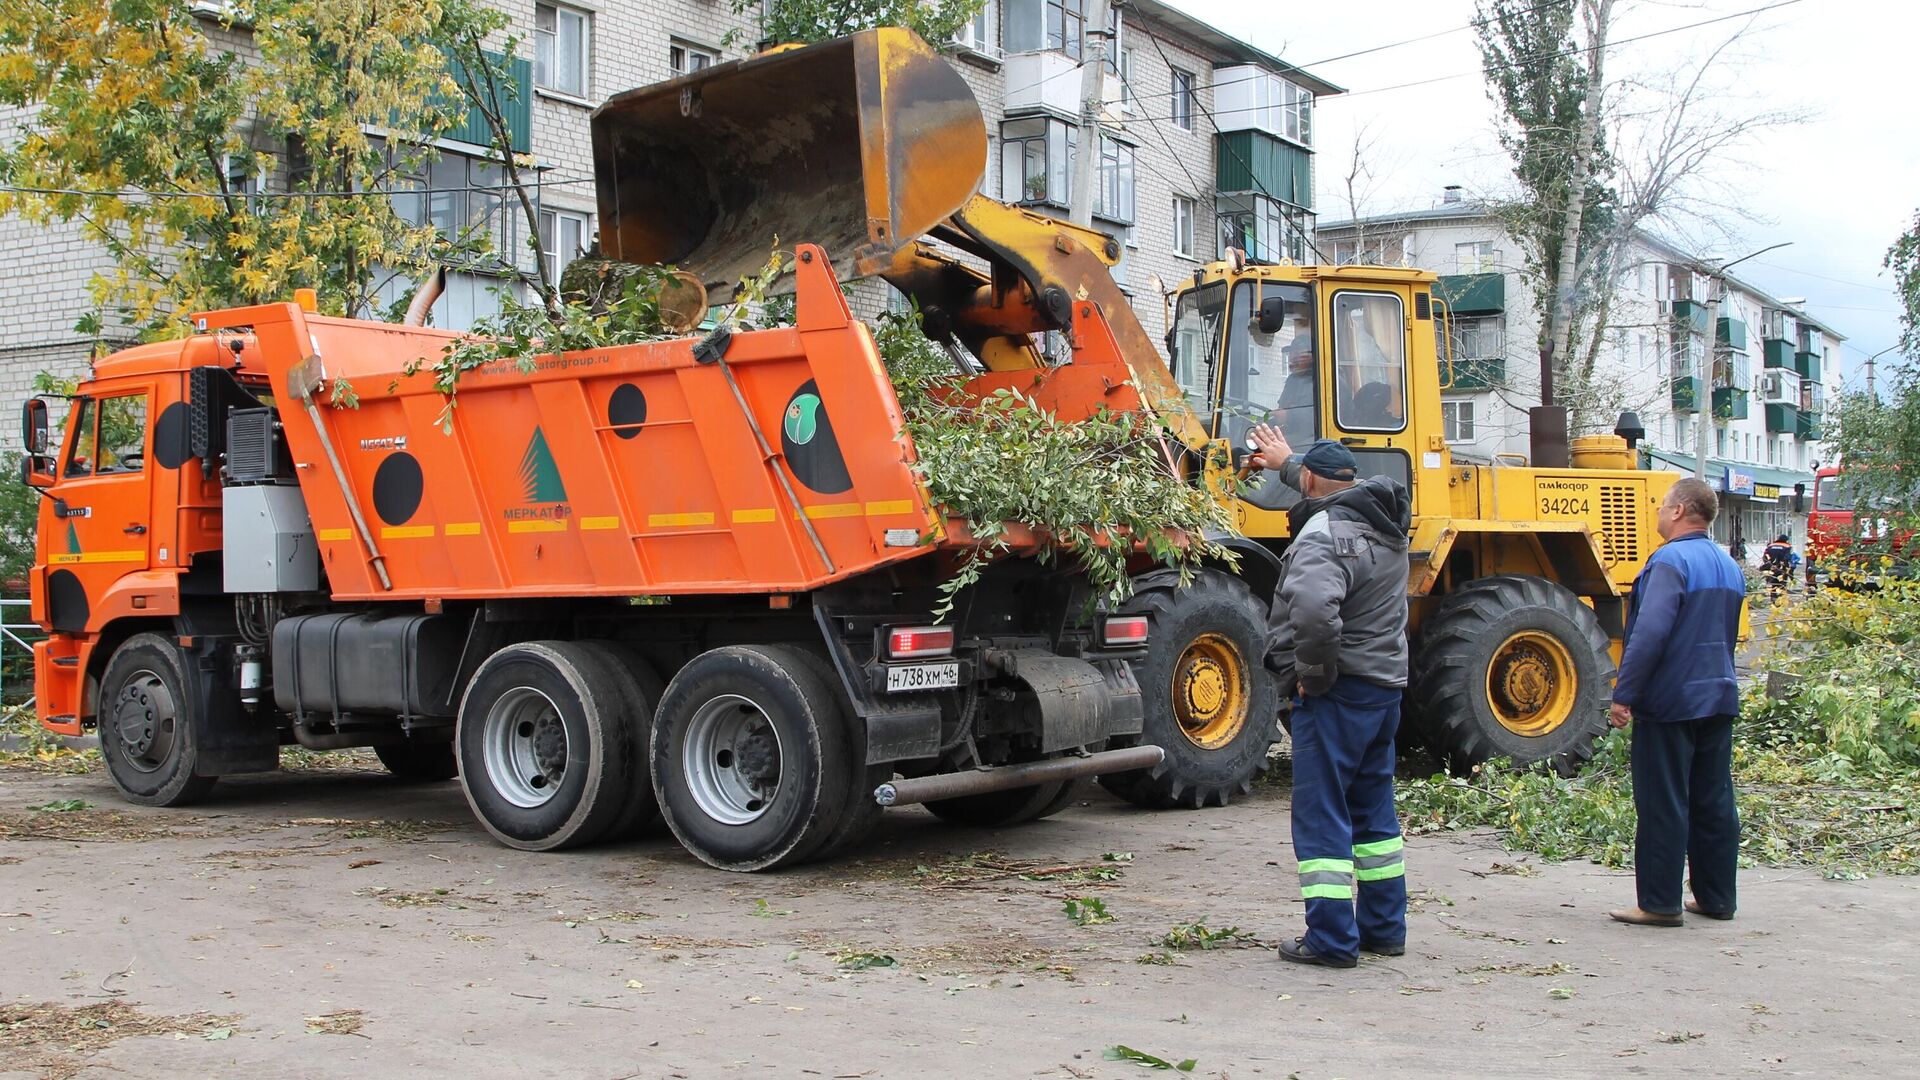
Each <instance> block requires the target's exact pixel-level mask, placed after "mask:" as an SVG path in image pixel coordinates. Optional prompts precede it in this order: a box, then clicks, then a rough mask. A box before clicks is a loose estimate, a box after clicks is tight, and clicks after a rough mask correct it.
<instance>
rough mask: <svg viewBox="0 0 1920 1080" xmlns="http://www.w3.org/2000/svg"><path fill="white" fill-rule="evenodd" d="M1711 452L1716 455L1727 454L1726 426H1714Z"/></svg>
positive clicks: (1724, 455)
mask: <svg viewBox="0 0 1920 1080" xmlns="http://www.w3.org/2000/svg"><path fill="white" fill-rule="evenodd" d="M1713 452H1714V454H1715V455H1716V456H1718V457H1726V456H1727V429H1726V428H1723V427H1716V428H1714V429H1713Z"/></svg>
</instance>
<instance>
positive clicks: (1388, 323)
mask: <svg viewBox="0 0 1920 1080" xmlns="http://www.w3.org/2000/svg"><path fill="white" fill-rule="evenodd" d="M1401 312H1402V308H1401V306H1400V298H1399V297H1398V296H1395V295H1394V294H1392V293H1363V292H1341V293H1336V294H1335V295H1334V298H1333V355H1334V360H1335V361H1336V367H1335V371H1334V388H1333V390H1334V394H1333V397H1334V415H1335V416H1336V417H1337V418H1338V419H1339V421H1340V427H1341V428H1343V429H1345V430H1347V431H1403V430H1405V429H1406V426H1407V333H1406V321H1405V318H1404V317H1403V316H1402V314H1401Z"/></svg>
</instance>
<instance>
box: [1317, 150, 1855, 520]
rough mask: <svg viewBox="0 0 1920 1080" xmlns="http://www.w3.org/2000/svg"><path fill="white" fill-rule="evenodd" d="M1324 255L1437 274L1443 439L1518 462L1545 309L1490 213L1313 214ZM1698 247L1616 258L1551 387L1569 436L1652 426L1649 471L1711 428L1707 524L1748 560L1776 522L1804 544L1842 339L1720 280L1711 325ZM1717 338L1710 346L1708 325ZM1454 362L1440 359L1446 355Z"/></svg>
mask: <svg viewBox="0 0 1920 1080" xmlns="http://www.w3.org/2000/svg"><path fill="white" fill-rule="evenodd" d="M1319 244H1320V247H1321V250H1322V251H1323V252H1324V253H1325V254H1326V255H1327V256H1328V257H1329V258H1331V259H1333V260H1335V261H1339V262H1347V263H1353V262H1359V263H1376V264H1388V265H1407V266H1418V267H1423V268H1425V269H1430V270H1433V271H1436V272H1437V273H1438V274H1439V275H1440V281H1439V284H1438V286H1437V288H1436V292H1437V293H1438V294H1439V295H1440V296H1441V297H1442V298H1444V299H1445V300H1446V301H1447V303H1448V305H1449V308H1450V310H1451V312H1452V316H1453V318H1452V324H1453V330H1452V338H1451V341H1441V342H1440V343H1439V344H1440V346H1441V352H1440V355H1441V357H1442V360H1441V363H1442V364H1443V366H1445V367H1446V368H1447V369H1448V371H1443V373H1442V378H1443V381H1446V379H1447V375H1448V373H1449V372H1450V374H1451V381H1450V384H1449V385H1448V386H1447V387H1446V389H1445V390H1444V391H1443V394H1442V410H1443V412H1444V415H1445V419H1446V438H1447V441H1448V443H1449V444H1450V445H1451V446H1452V448H1453V450H1454V452H1455V453H1456V454H1464V455H1468V456H1471V457H1475V458H1479V459H1482V460H1494V459H1496V458H1499V457H1500V456H1501V455H1510V456H1511V455H1517V456H1518V457H1520V458H1524V457H1525V456H1526V455H1527V453H1528V451H1529V445H1528V433H1527V409H1528V408H1529V407H1530V406H1533V405H1537V404H1539V394H1540V376H1539V372H1540V360H1539V355H1540V354H1539V344H1538V342H1539V328H1540V323H1541V318H1540V313H1539V312H1538V310H1537V309H1536V306H1535V303H1534V296H1533V288H1532V285H1531V283H1530V281H1529V279H1528V278H1527V277H1526V276H1525V273H1524V266H1523V262H1524V254H1523V252H1522V249H1521V247H1520V245H1519V243H1518V242H1517V241H1516V240H1514V238H1513V237H1512V236H1511V235H1509V234H1508V233H1507V232H1506V231H1505V230H1504V229H1503V228H1502V227H1501V225H1500V222H1499V221H1498V220H1497V219H1496V218H1495V217H1494V216H1493V215H1492V214H1490V213H1489V212H1488V211H1487V208H1486V207H1485V206H1484V205H1482V204H1480V203H1478V202H1475V201H1473V200H1470V199H1467V198H1464V197H1462V196H1461V194H1460V191H1459V189H1458V188H1449V189H1447V191H1446V192H1445V194H1444V195H1443V196H1442V198H1441V199H1440V201H1439V203H1438V204H1437V205H1435V206H1432V207H1429V208H1427V209H1423V210H1414V211H1409V212H1406V213H1399V214H1383V215H1374V216H1367V217H1361V218H1357V219H1354V220H1349V221H1338V222H1328V223H1322V225H1321V227H1320V230H1319ZM1707 266H1708V262H1707V259H1706V257H1705V256H1703V255H1700V254H1698V253H1694V252H1688V251H1684V250H1682V249H1680V248H1679V247H1676V246H1675V245H1673V244H1671V243H1668V242H1666V241H1665V240H1663V239H1661V238H1659V237H1657V236H1654V235H1652V234H1651V233H1648V232H1645V231H1640V232H1636V233H1635V234H1634V236H1633V237H1632V238H1631V239H1630V241H1629V242H1628V243H1627V244H1626V245H1625V246H1624V248H1623V250H1622V251H1621V252H1620V253H1618V257H1617V258H1616V259H1615V262H1614V274H1615V283H1616V284H1615V293H1614V299H1613V302H1612V304H1611V307H1610V310H1609V319H1608V328H1607V331H1606V333H1605V334H1604V335H1603V337H1602V338H1601V340H1600V341H1599V342H1598V345H1597V348H1594V349H1593V350H1592V352H1591V356H1592V359H1593V374H1592V376H1591V377H1590V378H1586V379H1579V380H1570V381H1569V383H1568V384H1567V385H1561V386H1559V387H1557V389H1556V396H1557V397H1558V398H1559V399H1560V402H1561V403H1562V404H1571V405H1572V406H1573V407H1574V409H1575V413H1576V415H1575V417H1574V423H1575V426H1576V428H1578V429H1579V430H1575V431H1574V432H1573V433H1574V434H1575V435H1576V436H1577V435H1581V434H1591V433H1594V432H1604V431H1610V430H1612V428H1613V426H1614V423H1615V420H1616V418H1617V416H1618V414H1619V413H1620V412H1621V411H1623V410H1625V411H1632V412H1634V413H1635V414H1637V415H1638V416H1639V418H1640V422H1641V425H1642V426H1643V427H1644V428H1645V430H1646V437H1645V441H1644V442H1643V443H1642V445H1641V449H1642V452H1643V460H1644V461H1645V462H1646V464H1647V465H1648V466H1649V467H1651V468H1660V469H1672V470H1677V471H1681V472H1686V473H1692V472H1693V471H1694V461H1695V457H1694V447H1695V438H1696V436H1697V433H1698V427H1697V425H1699V424H1703V423H1704V424H1707V425H1709V428H1708V452H1707V469H1706V476H1707V479H1708V481H1709V482H1710V483H1712V484H1713V485H1714V487H1715V489H1716V490H1718V491H1719V492H1720V496H1721V507H1722V514H1721V516H1720V519H1719V520H1718V521H1716V522H1715V525H1714V530H1715V535H1716V537H1717V538H1718V539H1720V540H1721V541H1722V542H1729V541H1731V540H1733V539H1734V538H1736V537H1738V538H1740V539H1742V540H1743V541H1744V542H1745V543H1746V546H1747V549H1748V552H1749V556H1750V557H1752V558H1757V557H1758V552H1759V548H1760V547H1761V546H1764V544H1765V542H1766V541H1768V540H1771V539H1772V538H1773V537H1774V536H1776V535H1778V534H1780V533H1783V532H1784V533H1787V534H1789V535H1790V536H1792V537H1793V538H1794V542H1795V544H1796V545H1799V544H1801V543H1803V542H1804V539H1805V532H1806V513H1805V508H1806V503H1805V502H1804V501H1800V500H1805V499H1810V498H1811V497H1812V493H1813V481H1814V470H1815V469H1817V468H1819V467H1820V465H1821V464H1823V463H1825V462H1826V461H1828V460H1829V456H1830V455H1829V451H1828V450H1827V448H1826V446H1825V444H1824V443H1822V442H1821V429H1822V423H1823V421H1824V418H1825V414H1826V402H1827V399H1828V397H1829V396H1830V395H1832V394H1834V393H1837V388H1838V387H1839V385H1840V371H1839V364H1838V359H1839V351H1840V343H1841V342H1842V341H1844V340H1846V338H1845V336H1844V335H1843V334H1841V333H1840V332H1839V331H1837V330H1835V329H1834V328H1833V327H1832V326H1831V325H1830V324H1828V323H1827V322H1825V321H1824V320H1822V319H1820V318H1818V317H1817V316H1814V315H1812V314H1810V313H1808V312H1807V311H1806V309H1805V304H1804V302H1803V301H1800V300H1797V299H1793V298H1784V299H1783V298H1779V297H1775V296H1772V295H1771V294H1769V293H1767V292H1766V291H1765V290H1763V289H1760V288H1759V287H1757V286H1755V285H1752V284H1751V283H1749V282H1746V281H1743V280H1741V279H1739V278H1737V277H1734V276H1732V275H1723V276H1722V277H1721V279H1720V280H1722V281H1723V282H1724V284H1725V290H1726V291H1725V295H1724V296H1723V297H1722V298H1721V302H1720V309H1719V312H1718V316H1717V325H1716V326H1712V327H1710V326H1709V325H1708V323H1707V320H1708V310H1707V302H1708V300H1709V298H1710V297H1709V292H1708V289H1709V279H1708V277H1707V275H1706V273H1705V270H1706V268H1707ZM1710 333H1711V334H1712V335H1713V336H1714V337H1715V338H1717V339H1718V344H1719V348H1718V349H1717V350H1712V349H1711V348H1710V344H1709V341H1710V339H1709V334H1710ZM1449 357H1450V360H1449Z"/></svg>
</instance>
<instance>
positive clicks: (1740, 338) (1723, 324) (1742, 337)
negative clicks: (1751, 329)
mask: <svg viewBox="0 0 1920 1080" xmlns="http://www.w3.org/2000/svg"><path fill="white" fill-rule="evenodd" d="M1720 344H1721V346H1722V347H1724V348H1728V349H1732V350H1733V351H1734V352H1746V351H1747V324H1746V323H1744V322H1742V321H1741V320H1739V319H1721V320H1720Z"/></svg>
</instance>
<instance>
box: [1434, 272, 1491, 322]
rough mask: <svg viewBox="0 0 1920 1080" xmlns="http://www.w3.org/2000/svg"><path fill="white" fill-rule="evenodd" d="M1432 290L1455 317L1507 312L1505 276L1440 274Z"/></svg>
mask: <svg viewBox="0 0 1920 1080" xmlns="http://www.w3.org/2000/svg"><path fill="white" fill-rule="evenodd" d="M1433 291H1434V292H1435V293H1436V294H1438V295H1439V297H1440V299H1442V300H1445V301H1446V302H1447V310H1449V311H1451V312H1453V313H1454V314H1455V315H1497V314H1499V313H1500V312H1502V311H1505V310H1506V309H1507V275H1505V274H1442V275H1440V280H1439V281H1436V282H1434V285H1433Z"/></svg>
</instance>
